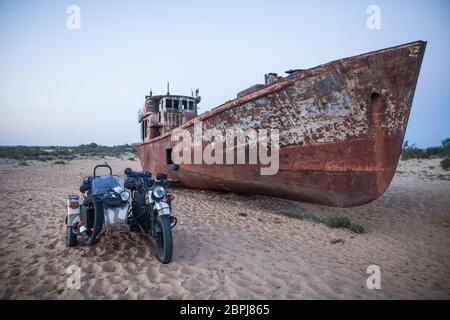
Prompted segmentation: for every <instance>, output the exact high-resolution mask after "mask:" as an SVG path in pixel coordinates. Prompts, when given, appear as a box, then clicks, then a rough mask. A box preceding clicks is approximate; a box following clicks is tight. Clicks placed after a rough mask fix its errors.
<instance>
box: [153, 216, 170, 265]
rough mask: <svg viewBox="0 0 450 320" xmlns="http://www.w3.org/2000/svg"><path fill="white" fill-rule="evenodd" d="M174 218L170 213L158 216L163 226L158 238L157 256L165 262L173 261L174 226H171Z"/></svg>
mask: <svg viewBox="0 0 450 320" xmlns="http://www.w3.org/2000/svg"><path fill="white" fill-rule="evenodd" d="M171 221H172V219H171V218H170V216H168V215H164V216H158V223H159V225H160V226H161V232H160V233H159V234H158V237H157V238H156V258H157V259H158V260H159V261H160V262H161V263H164V264H167V263H169V262H170V261H172V251H173V242H172V228H171V227H170V224H171Z"/></svg>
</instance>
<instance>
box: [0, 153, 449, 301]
mask: <svg viewBox="0 0 450 320" xmlns="http://www.w3.org/2000/svg"><path fill="white" fill-rule="evenodd" d="M103 161H104V160H100V159H98V160H74V161H71V162H70V163H69V164H65V165H50V164H46V163H34V164H32V165H29V166H18V165H15V164H13V163H8V162H7V161H3V162H1V163H0V191H1V198H0V223H1V226H0V230H1V231H0V298H3V299H17V298H26V299H42V298H44V299H85V298H88V299H103V298H106V299H191V298H192V299H344V298H349V299H354V298H355V299H380V298H387V299H392V298H399V299H416V298H418V299H425V298H432V299H435V298H445V299H449V298H450V181H446V180H442V179H431V178H432V177H435V176H436V174H434V173H433V174H431V175H430V176H427V175H425V176H422V175H420V174H418V172H419V173H420V172H421V171H427V170H428V171H430V170H438V169H436V167H438V165H435V164H434V163H431V162H430V163H431V164H430V163H428V162H426V161H424V162H423V163H417V162H403V163H401V164H400V166H399V173H398V175H397V176H396V177H395V179H394V181H393V183H392V184H391V186H390V188H389V189H388V191H387V192H386V193H385V194H384V195H383V196H382V197H381V198H380V199H378V200H376V201H374V202H372V203H370V204H368V205H365V206H362V207H358V208H352V209H336V208H328V207H325V206H320V205H312V204H306V203H300V202H293V201H286V200H280V199H273V198H268V197H260V196H244V195H237V194H233V193H219V192H210V191H194V190H188V189H176V190H174V193H175V194H176V196H177V199H176V202H175V205H174V212H175V215H176V216H177V217H178V220H179V224H178V226H177V227H176V228H175V229H174V241H175V243H174V261H173V262H172V263H171V264H169V265H162V264H160V263H159V262H158V261H157V260H156V258H154V256H153V253H152V249H151V247H149V245H148V242H147V241H146V240H145V238H143V237H142V236H138V235H132V236H131V238H129V237H127V235H126V234H117V235H113V236H112V237H110V238H103V239H102V240H101V241H100V243H99V244H97V245H96V246H94V247H75V248H66V247H65V240H64V235H65V225H64V223H63V220H64V217H65V214H66V209H65V202H66V197H67V195H68V194H72V193H75V194H78V187H79V184H80V183H81V179H82V177H83V176H85V175H88V174H90V172H91V170H92V168H93V166H94V165H95V164H97V163H102V162H103ZM430 161H431V160H430ZM108 162H109V163H110V164H111V165H112V167H113V169H114V170H115V172H116V173H121V172H123V169H124V168H125V167H127V166H130V167H132V168H134V169H140V165H139V162H136V161H129V160H108ZM430 166H431V167H433V166H434V167H435V168H432V169H430V168H429V167H430ZM292 213H296V214H300V215H304V216H308V215H309V216H318V217H322V218H324V217H327V216H329V215H333V214H338V215H342V216H346V217H349V218H350V219H351V220H352V222H356V223H360V224H362V225H363V226H364V227H365V229H366V230H367V233H365V234H363V235H358V234H354V233H352V232H351V231H348V230H344V229H330V228H328V227H327V226H325V225H324V224H321V223H316V222H313V221H310V220H307V219H306V220H301V219H294V218H289V217H287V216H286V215H284V214H292ZM71 265H76V266H79V267H80V268H81V269H80V270H81V288H80V289H78V290H77V289H69V288H68V287H67V286H66V281H67V279H68V277H69V274H67V268H68V267H69V266H71ZM369 265H378V266H379V267H380V268H381V289H380V290H376V289H375V290H369V289H368V288H367V286H366V280H367V277H368V276H369V274H367V267H368V266H369Z"/></svg>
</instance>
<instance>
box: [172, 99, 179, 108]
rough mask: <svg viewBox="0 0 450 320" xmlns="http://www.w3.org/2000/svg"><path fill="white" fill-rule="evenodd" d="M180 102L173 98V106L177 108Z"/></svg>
mask: <svg viewBox="0 0 450 320" xmlns="http://www.w3.org/2000/svg"><path fill="white" fill-rule="evenodd" d="M179 103H180V101H178V100H173V107H174V108H175V109H178V104H179Z"/></svg>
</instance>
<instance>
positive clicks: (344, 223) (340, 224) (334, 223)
mask: <svg viewBox="0 0 450 320" xmlns="http://www.w3.org/2000/svg"><path fill="white" fill-rule="evenodd" d="M325 224H326V225H327V226H328V227H330V228H345V229H349V230H351V231H353V232H355V233H364V232H365V230H364V227H363V226H362V225H360V224H356V223H352V222H351V221H350V219H349V218H347V217H341V216H331V217H329V218H328V219H327V220H326V221H325Z"/></svg>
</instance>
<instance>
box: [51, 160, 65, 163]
mask: <svg viewBox="0 0 450 320" xmlns="http://www.w3.org/2000/svg"><path fill="white" fill-rule="evenodd" d="M66 163H67V162H65V161H64V160H56V161H55V162H53V164H66Z"/></svg>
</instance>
